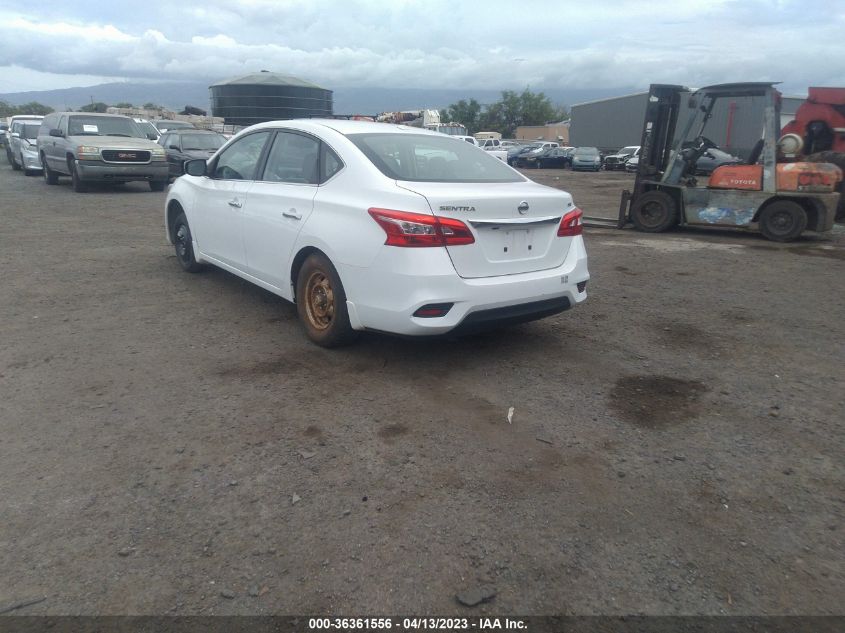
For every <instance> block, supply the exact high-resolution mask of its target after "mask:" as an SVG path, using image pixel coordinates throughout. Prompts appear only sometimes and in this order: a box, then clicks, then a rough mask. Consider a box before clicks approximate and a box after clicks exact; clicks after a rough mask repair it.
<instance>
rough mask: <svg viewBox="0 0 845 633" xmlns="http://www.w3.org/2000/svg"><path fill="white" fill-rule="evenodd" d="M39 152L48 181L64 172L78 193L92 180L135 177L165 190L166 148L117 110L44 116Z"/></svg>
mask: <svg viewBox="0 0 845 633" xmlns="http://www.w3.org/2000/svg"><path fill="white" fill-rule="evenodd" d="M38 154H39V157H40V158H41V164H42V165H43V166H44V180H45V181H46V182H47V184H48V185H55V184H57V183H58V181H59V177H60V176H65V175H67V176H70V178H71V181H72V183H73V190H74V191H77V192H81V191H85V190H86V189H87V187H88V184H89V183H92V182H111V183H123V182H130V181H133V180H143V181H146V182H148V183H149V185H150V189H152V190H153V191H164V188H165V186H167V182H168V179H169V177H168V172H167V161H166V160H165V154H164V148H163V147H161V146H160V145H158V144H157V143H155V142H153V141H151V140H149V139H148V138H146V137H145V134H144V133H143V132H142V131H141V129H140V128H139V127H138V125H137V124H136V123H135V121H133V120H132V119H131V118H129V117H127V116H121V115H119V114H94V113H82V112H54V113H52V114H48V115H47V116H46V117H44V120H43V121H42V123H41V127H40V128H39V131H38Z"/></svg>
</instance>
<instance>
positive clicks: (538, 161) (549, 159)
mask: <svg viewBox="0 0 845 633" xmlns="http://www.w3.org/2000/svg"><path fill="white" fill-rule="evenodd" d="M574 149H575V148H574V147H551V148H549V149H546V150H543V151H542V152H540V153H539V154H528V155H527V156H525V157H524V158H523V159H522V160H523V161H524V164H525V167H535V168H537V169H541V168H542V169H548V168H550V167H561V168H563V167H569V166H570V165H571V164H572V152H571V150H574Z"/></svg>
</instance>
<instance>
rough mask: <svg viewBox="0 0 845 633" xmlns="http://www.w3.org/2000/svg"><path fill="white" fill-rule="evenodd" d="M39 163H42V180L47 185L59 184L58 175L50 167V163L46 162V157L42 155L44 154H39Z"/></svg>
mask: <svg viewBox="0 0 845 633" xmlns="http://www.w3.org/2000/svg"><path fill="white" fill-rule="evenodd" d="M41 164H42V165H44V182H46V183H47V184H48V185H57V184H59V175H58V174H57V173H56V172H54V171H53V170H52V169H50V165H48V164H47V159H46V158H45V157H44V154H42V155H41Z"/></svg>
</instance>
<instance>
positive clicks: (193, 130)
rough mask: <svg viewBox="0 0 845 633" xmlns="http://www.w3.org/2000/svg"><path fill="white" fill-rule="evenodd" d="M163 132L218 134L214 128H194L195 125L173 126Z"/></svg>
mask: <svg viewBox="0 0 845 633" xmlns="http://www.w3.org/2000/svg"><path fill="white" fill-rule="evenodd" d="M165 134H217V135H220V132H218V131H216V130H201V129H199V128H195V127H174V128H171V129H169V130H167V132H165Z"/></svg>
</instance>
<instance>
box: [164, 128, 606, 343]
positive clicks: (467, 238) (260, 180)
mask: <svg viewBox="0 0 845 633" xmlns="http://www.w3.org/2000/svg"><path fill="white" fill-rule="evenodd" d="M185 170H186V175H185V176H183V177H181V178H178V179H177V180H176V182H175V183H174V184H173V185H172V186H171V187H170V188H169V190H168V195H167V201H166V203H165V214H164V220H165V228H166V233H167V237H168V239H169V240H170V241H171V242H172V243H173V244H174V247H175V250H176V255H177V258H178V262H179V263H180V264H181V266H182V268H183V269H184V270H186V271H188V272H197V271H199V270H200V269H201V267H202V264H213V265H215V266H218V267H220V268H223V269H225V270H228V271H230V272H232V273H234V274H235V275H238V276H240V277H243V278H244V279H246V280H248V281H251V282H253V283H255V284H257V285H259V286H261V287H262V288H265V289H267V290H269V291H270V292H273V293H275V294H277V295H279V296H281V297H283V298H285V299H288V300H290V301H294V302H295V303H296V308H297V312H298V315H299V318H300V321H301V322H302V325H303V327H304V329H305V332H306V334H307V336H308V337H309V338H310V339H311V340H312V341H314V342H315V343H317V344H319V345H323V346H326V347H332V346H336V345H340V344H343V343H346V342H349V341H350V340H352V338H354V336H355V333H356V332H358V331H360V330H368V329H369V330H376V331H380V332H390V333H396V334H403V335H431V334H445V333H451V334H458V333H462V332H468V331H473V330H476V329H479V328H487V327H493V326H497V325H503V324H509V323H514V322H519V321H526V320H532V319H538V318H542V317H544V316H548V315H550V314H554V313H557V312H560V311H563V310H566V309H567V308H571V307H574V306H576V305H577V304H579V303H581V302H582V301H584V300H585V299H586V296H587V295H586V283H587V280H588V279H589V273H588V271H587V255H586V251H585V249H584V242H583V239H582V237H581V229H582V227H581V216H582V214H581V211H580V210H579V209H578V208H577V207H575V205H574V203H573V201H572V196H570V195H569V194H568V193H566V192H563V191H560V190H558V189H553V188H550V187H545V186H542V185H539V184H537V183H534V182H532V181H530V180H528V179H527V178H525V177H524V176H522V175H521V174H519V173H518V172H516V171H514V170H513V169H510V168H508V167H507V166H506V165H504V164H502V162H501V161H498V160H496V159H495V158H493V157H492V156H489V155H488V154H487V153H486V152H482V151H478V149H477V148H475V147H470V146H469V144H467V143H462V142H455V140H454V139H448V138H446V137H444V136H443V135H441V134H438V133H436V132H428V131H426V130H420V129H413V128H407V127H401V126H393V125H387V124H384V123H371V122H365V121H346V120H322V121H321V120H310V119H303V120H294V121H273V122H269V123H261V124H258V125H254V126H252V127H250V128H248V129H246V130H244V131H243V132H241V133H240V134H238V135H237V136H235V137H234V138H233V139H232V140H231V141H229V143H227V144H226V145H225V146H224V147H223V148H222V149H220V150H219V151H218V152H217V153H216V154H215V155H214V157H213V158H211V159H210V160H208V161H205V160H201V159H197V160H191V161H188V162H187V163H186V165H185Z"/></svg>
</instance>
